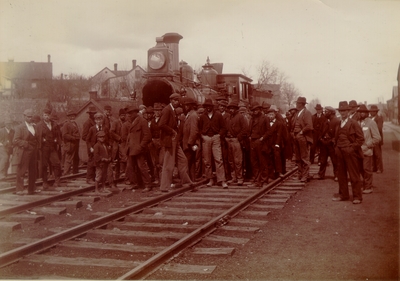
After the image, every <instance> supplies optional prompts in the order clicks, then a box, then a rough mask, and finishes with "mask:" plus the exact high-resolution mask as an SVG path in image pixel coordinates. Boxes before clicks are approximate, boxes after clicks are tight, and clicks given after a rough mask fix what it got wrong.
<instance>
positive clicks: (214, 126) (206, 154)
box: [199, 98, 228, 188]
mask: <svg viewBox="0 0 400 281" xmlns="http://www.w3.org/2000/svg"><path fill="white" fill-rule="evenodd" d="M203 107H204V113H203V114H202V115H201V116H200V119H199V132H200V134H201V138H202V141H203V142H202V148H203V161H204V173H205V176H206V177H207V178H208V179H209V182H208V183H207V186H212V185H214V179H213V173H212V163H211V159H213V158H214V164H215V173H216V176H217V182H221V184H222V187H223V188H228V185H227V184H226V178H225V170H224V161H223V159H222V152H221V138H225V135H226V124H225V120H224V118H223V116H222V114H221V113H220V112H219V111H215V110H214V104H213V102H212V100H211V99H209V98H206V100H205V101H204V103H203Z"/></svg>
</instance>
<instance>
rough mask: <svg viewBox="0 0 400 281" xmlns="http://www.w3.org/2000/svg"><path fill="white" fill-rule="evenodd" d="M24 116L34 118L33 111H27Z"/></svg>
mask: <svg viewBox="0 0 400 281" xmlns="http://www.w3.org/2000/svg"><path fill="white" fill-rule="evenodd" d="M24 115H25V116H28V117H32V116H33V110H32V109H30V108H28V109H25V111H24Z"/></svg>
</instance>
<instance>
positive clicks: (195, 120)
mask: <svg viewBox="0 0 400 281" xmlns="http://www.w3.org/2000/svg"><path fill="white" fill-rule="evenodd" d="M198 124H199V115H198V114H197V112H196V111H195V110H192V111H190V112H189V113H188V115H187V117H186V120H185V123H184V125H183V141H182V143H183V150H186V149H191V148H192V146H193V145H195V144H196V140H197V139H198V137H199V126H198Z"/></svg>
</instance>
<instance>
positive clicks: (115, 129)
mask: <svg viewBox="0 0 400 281" xmlns="http://www.w3.org/2000/svg"><path fill="white" fill-rule="evenodd" d="M122 124H123V123H122V121H121V119H116V120H114V121H113V122H112V123H111V129H110V138H111V139H112V140H113V141H115V142H117V143H120V142H121V130H122Z"/></svg>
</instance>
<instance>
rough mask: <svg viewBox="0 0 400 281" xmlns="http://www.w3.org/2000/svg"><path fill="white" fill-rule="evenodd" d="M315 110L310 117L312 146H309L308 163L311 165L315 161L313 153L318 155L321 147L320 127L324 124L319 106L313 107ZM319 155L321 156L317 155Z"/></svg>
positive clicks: (324, 119) (323, 116)
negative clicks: (312, 129)
mask: <svg viewBox="0 0 400 281" xmlns="http://www.w3.org/2000/svg"><path fill="white" fill-rule="evenodd" d="M314 108H315V110H316V111H317V112H316V113H315V114H314V115H313V116H312V122H313V128H314V131H313V144H312V145H311V148H310V162H311V164H314V160H315V153H318V152H319V150H320V147H321V140H320V139H321V135H322V127H323V125H324V124H325V121H326V118H325V115H324V113H323V112H322V111H323V109H324V108H323V107H322V106H321V104H319V103H318V104H317V105H316V106H315V107H314ZM319 155H321V154H319ZM320 162H321V161H320V156H318V164H320Z"/></svg>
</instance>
